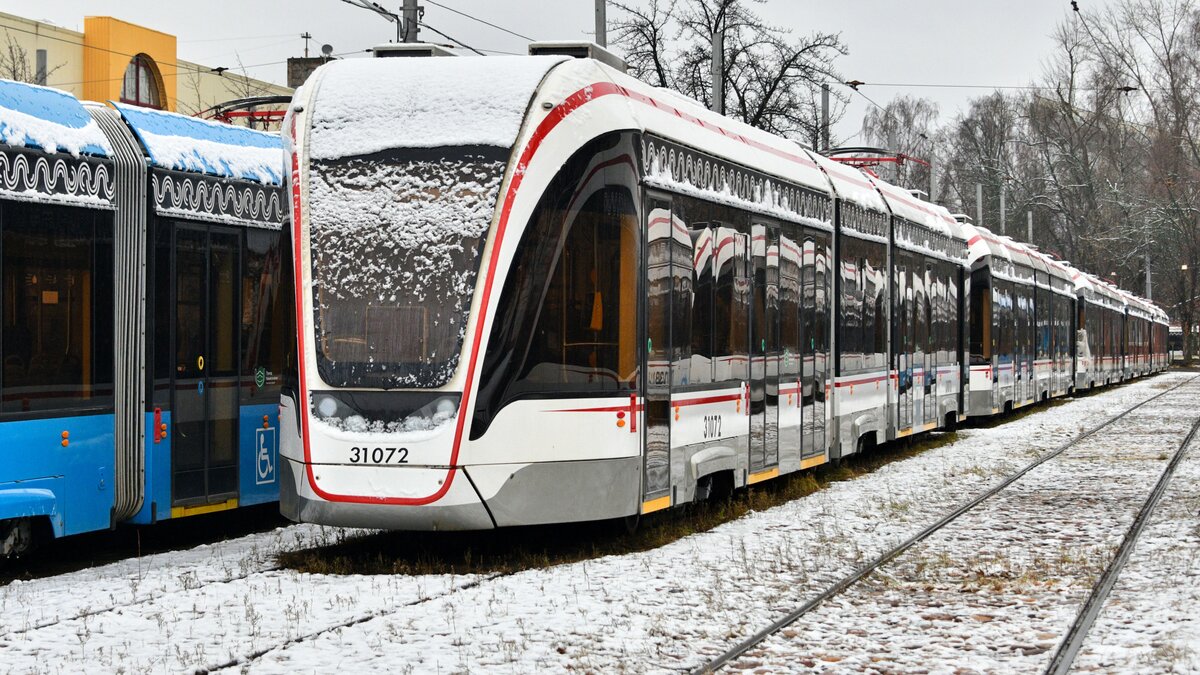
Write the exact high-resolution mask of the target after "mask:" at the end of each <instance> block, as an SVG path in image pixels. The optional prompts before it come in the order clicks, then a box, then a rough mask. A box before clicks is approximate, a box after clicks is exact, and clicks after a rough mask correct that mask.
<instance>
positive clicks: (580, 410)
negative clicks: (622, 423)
mask: <svg viewBox="0 0 1200 675" xmlns="http://www.w3.org/2000/svg"><path fill="white" fill-rule="evenodd" d="M546 412H552V413H585V412H629V406H627V405H617V406H609V407H607V408H564V409H562V410H547V411H546Z"/></svg>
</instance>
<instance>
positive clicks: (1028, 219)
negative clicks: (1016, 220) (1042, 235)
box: [1025, 211, 1033, 244]
mask: <svg viewBox="0 0 1200 675" xmlns="http://www.w3.org/2000/svg"><path fill="white" fill-rule="evenodd" d="M1025 232H1026V234H1025V241H1028V242H1029V243H1031V244H1032V243H1033V211H1026V212H1025Z"/></svg>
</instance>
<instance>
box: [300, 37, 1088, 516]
mask: <svg viewBox="0 0 1200 675" xmlns="http://www.w3.org/2000/svg"><path fill="white" fill-rule="evenodd" d="M285 136H289V137H290V147H289V152H290V162H291V181H290V193H291V197H292V223H293V224H292V227H291V230H290V234H289V236H290V237H291V240H292V245H293V249H294V250H293V252H294V259H295V268H294V272H293V273H294V277H295V281H296V289H295V290H296V304H297V308H298V315H297V317H298V353H297V369H296V373H295V374H294V378H293V380H294V381H293V382H291V383H290V385H289V386H288V387H287V388H286V389H285V395H284V397H283V401H282V405H281V408H282V416H281V419H282V422H281V424H282V426H283V431H282V440H281V451H280V452H281V472H282V475H283V477H284V478H283V480H282V489H281V507H282V510H283V512H284V513H285V514H286V515H287V516H288V517H290V518H292V519H294V520H298V521H308V522H319V523H326V524H334V525H346V526H365V527H384V528H394V529H480V528H491V527H502V526H512V525H524V524H534V523H548V522H570V521H580V520H596V519H605V518H620V517H629V516H636V515H638V514H643V513H649V512H652V511H656V510H660V509H664V508H668V507H671V506H674V505H677V504H682V503H686V502H689V501H693V500H697V499H701V498H704V497H706V496H707V495H709V494H711V493H712V492H714V491H724V490H728V489H732V488H736V487H741V486H744V485H748V484H752V483H756V482H759V481H763V480H767V479H770V478H774V477H776V476H778V475H780V474H784V473H788V472H792V471H797V470H800V469H802V468H806V467H811V466H815V465H818V464H821V463H824V462H827V461H830V460H832V459H836V458H839V457H843V456H845V455H849V454H851V453H854V452H857V451H859V450H861V449H862V448H864V447H866V446H869V445H871V444H874V443H879V442H884V441H887V440H890V439H894V438H898V437H902V436H907V435H910V434H914V433H919V432H924V431H929V430H932V429H936V428H939V427H942V426H947V425H953V424H954V423H956V422H958V421H959V420H961V419H963V418H964V417H965V416H966V415H967V414H968V413H969V412H971V413H972V414H974V412H973V411H972V410H971V409H970V408H969V406H968V404H967V401H966V400H965V397H966V395H967V394H968V392H969V393H970V394H971V399H970V400H971V402H972V404H973V403H974V401H975V393H976V383H975V368H974V367H972V370H971V383H970V388H969V389H968V387H967V386H965V385H966V384H967V383H966V381H965V372H966V358H965V357H966V354H967V353H968V351H967V347H968V344H967V343H968V341H969V340H970V341H971V342H972V346H971V349H970V354H971V355H972V363H974V360H975V359H976V358H979V359H987V357H989V356H990V360H986V365H988V366H989V367H990V368H991V372H992V373H994V372H995V371H997V370H998V369H1000V367H1001V366H1006V367H1007V369H1008V372H1009V375H1008V379H1005V380H1003V381H1002V382H1001V384H1002V385H1003V389H1002V390H998V389H997V380H995V379H994V378H995V376H994V375H991V374H989V381H988V382H987V383H986V386H982V385H981V387H980V389H981V390H986V393H989V394H990V395H989V396H988V397H987V398H986V400H984V399H982V398H981V399H980V400H981V401H982V402H983V403H985V404H986V406H987V409H986V413H983V412H981V413H980V414H992V413H993V412H995V411H998V410H1001V409H1003V408H1004V407H1006V405H1007V404H1008V402H1009V401H1012V402H1013V403H1018V402H1019V403H1026V402H1031V401H1033V400H1037V399H1038V398H1039V397H1040V396H1041V394H1043V393H1047V392H1048V393H1049V394H1050V395H1053V394H1054V393H1064V392H1065V391H1066V388H1065V386H1064V383H1063V382H1062V381H1059V380H1054V379H1053V378H1051V377H1050V376H1049V373H1050V370H1049V369H1045V368H1043V369H1042V370H1045V375H1044V376H1043V375H1042V370H1039V369H1038V367H1037V363H1035V361H1040V360H1043V357H1042V354H1043V352H1042V351H1038V350H1035V348H1034V345H1033V340H1032V338H1030V340H1029V344H1028V345H1023V346H1022V351H1020V354H1021V355H1022V358H1023V359H1024V360H1023V361H1021V362H1020V366H1019V367H1020V369H1021V370H1020V371H1019V375H1017V376H1015V377H1014V374H1013V368H1014V366H1015V364H1016V360H1015V356H1013V355H1014V354H1015V353H1016V352H1015V349H1013V348H1009V346H1008V343H997V344H996V345H994V346H992V347H991V348H990V351H989V352H985V351H984V350H983V348H982V347H980V350H979V353H978V354H977V353H976V348H975V346H974V342H975V341H976V340H975V338H976V337H977V336H976V332H975V328H974V327H973V326H971V327H970V328H968V326H970V324H969V323H968V322H967V316H968V313H970V314H972V316H973V315H974V314H975V313H976V312H977V311H978V312H980V313H981V314H982V313H986V316H987V317H989V319H990V317H992V316H993V315H994V314H998V313H999V311H1000V310H997V311H996V312H995V313H993V312H992V310H991V306H992V305H996V306H997V307H1001V306H1002V307H1003V308H1004V310H1003V311H1004V312H1007V314H1005V315H1004V316H1009V317H1013V319H1012V320H1013V321H1014V322H1015V321H1018V320H1020V319H1017V318H1016V316H1017V315H1015V314H1013V310H1012V308H1013V307H1022V308H1029V309H1030V313H1029V316H1028V317H1026V318H1025V319H1023V320H1024V321H1025V323H1024V324H1020V325H1022V326H1027V327H1030V330H1029V331H1028V332H1029V333H1030V335H1032V332H1033V331H1032V327H1033V326H1035V325H1036V317H1034V316H1033V313H1032V308H1033V306H1034V304H1035V301H1034V300H1033V298H1035V297H1037V293H1038V292H1039V291H1036V290H1033V289H1034V288H1035V287H1036V288H1037V289H1040V290H1042V291H1045V293H1046V294H1047V297H1049V294H1052V293H1058V295H1060V296H1062V297H1063V298H1064V300H1063V303H1064V306H1066V304H1065V303H1066V300H1065V298H1066V295H1064V292H1065V291H1067V290H1069V289H1068V286H1069V283H1068V282H1067V281H1065V277H1064V275H1063V274H1062V273H1060V272H1061V271H1062V270H1065V268H1063V267H1061V266H1057V267H1055V268H1054V269H1055V270H1056V271H1054V272H1052V271H1051V267H1052V266H1051V263H1050V262H1047V261H1046V260H1044V259H1043V258H1044V257H1039V256H1037V255H1036V254H1034V253H1031V252H1028V251H1026V250H1024V249H1023V248H1022V247H1020V246H1018V245H1016V244H1013V243H1012V242H1007V243H999V244H994V242H992V241H991V240H990V239H989V241H988V245H989V246H993V245H995V247H996V250H1001V249H1003V251H1002V252H1001V253H1000V254H999V255H997V254H995V253H991V254H990V261H995V260H998V259H1001V258H1002V259H1003V260H1004V261H1005V263H1004V264H1005V271H1003V272H1000V273H999V274H996V275H993V276H990V277H987V278H986V279H983V280H982V281H980V282H979V284H980V285H979V286H976V285H974V275H975V274H976V273H977V272H979V271H980V270H985V271H986V270H987V268H988V265H989V264H990V261H989V260H985V259H984V258H985V257H988V256H983V255H976V254H974V253H970V254H969V252H968V251H969V247H968V239H969V238H970V236H971V235H972V234H973V233H974V232H975V230H971V231H970V232H968V228H966V227H965V226H961V225H959V224H958V223H957V222H955V221H954V219H953V218H952V217H951V216H950V214H949V213H947V212H946V211H945V210H944V209H942V208H941V207H938V206H935V205H932V204H929V203H926V202H923V201H921V200H919V199H917V198H915V197H913V196H912V195H911V194H910V193H908V192H907V191H904V190H901V189H899V188H896V187H894V186H890V185H887V184H885V183H883V182H881V181H878V180H876V179H874V178H872V177H870V176H868V175H867V174H864V173H862V172H860V171H858V170H855V169H851V168H848V167H846V166H843V165H841V164H838V163H836V162H834V161H831V160H829V159H826V158H824V157H822V156H820V155H817V154H815V153H812V152H810V151H808V150H806V149H804V148H802V147H801V146H799V145H797V144H796V143H794V142H792V141H789V140H786V139H783V138H779V137H775V136H772V135H769V134H767V133H765V132H762V131H760V130H757V129H753V128H751V127H749V126H746V125H743V124H740V123H738V122H735V121H733V120H729V119H727V118H724V117H722V116H719V115H716V114H714V113H712V112H710V111H708V110H706V109H704V108H703V107H702V106H701V105H699V104H698V103H697V102H695V101H693V100H691V99H688V98H685V97H682V96H680V95H679V94H676V93H673V92H669V91H665V90H660V89H656V88H653V87H650V86H647V85H646V84H644V83H642V82H639V81H637V80H635V79H633V78H631V77H628V76H626V75H625V74H624V73H622V72H620V71H619V70H617V69H614V68H611V67H608V66H606V65H603V64H601V63H599V62H597V61H594V60H590V59H569V58H563V57H553V56H542V57H488V58H436V59H376V60H346V61H335V62H331V63H329V64H327V65H325V66H323V67H322V68H320V69H319V70H318V71H317V72H316V73H315V74H314V75H313V77H312V78H311V79H310V80H309V82H308V83H307V84H306V85H305V86H304V88H303V90H302V91H300V92H297V95H296V97H295V100H294V102H293V106H292V108H291V111H290V112H289V118H288V120H287V121H286V122H285ZM978 231H979V232H985V231H983V230H978ZM988 236H990V235H988ZM991 239H995V240H996V242H1000V241H1001V240H999V239H997V238H995V237H991ZM972 245H973V244H972ZM1009 249H1015V250H1019V252H1018V253H1014V252H1013V251H1010V250H1009ZM970 250H971V251H974V250H975V249H970ZM1014 256H1015V258H1016V262H1013V260H1014ZM1018 266H1021V267H1022V269H1021V271H1017V270H1016V268H1017V267H1018ZM1039 274H1040V275H1041V276H1040V277H1039V276H1038V275H1039ZM981 276H982V275H981ZM968 277H970V280H969V279H968ZM1018 279H1019V281H1020V283H1022V284H1023V285H1024V287H1027V289H1028V290H1021V291H1017V290H1015V289H1010V287H1012V286H1013V285H1014V283H1015V280H1018ZM1039 279H1040V282H1039ZM1054 280H1058V281H1059V282H1060V283H1058V284H1057V285H1055V283H1054ZM977 288H984V289H990V290H991V293H990V294H988V295H987V296H986V297H987V298H989V302H988V303H987V306H986V307H984V306H983V305H982V304H981V306H980V308H978V310H977V308H976V307H975V306H974V304H972V303H970V302H969V300H970V298H971V297H973V296H969V295H968V294H969V293H975V292H977ZM996 289H1000V290H996ZM1018 296H1019V297H1020V298H1021V299H1020V300H1014V299H1013V298H1015V297H1018ZM981 297H982V296H981ZM992 298H995V299H994V300H993V299H992ZM1051 306H1055V307H1056V306H1057V305H1047V309H1049V308H1050V307H1051ZM1065 312H1066V313H1065V314H1063V316H1066V317H1068V319H1069V318H1070V316H1072V315H1073V307H1072V308H1071V309H1069V310H1065ZM1055 316H1059V314H1057V313H1056V314H1055ZM991 326H992V324H991V323H990V321H989V323H988V325H987V327H986V328H984V329H982V331H981V332H980V335H986V336H988V338H989V339H994V338H992V335H993V334H994V333H995V332H996V330H998V329H993V328H992V327H991ZM1015 326H1016V324H1015V323H1014V327H1013V328H1012V329H1010V328H1004V329H1000V332H1001V333H1003V332H1004V331H1008V333H1005V334H1006V335H1009V336H1010V337H1009V338H1007V339H1009V340H1011V339H1012V337H1011V336H1012V335H1013V334H1014V332H1015ZM1053 335H1055V336H1057V337H1053V338H1050V340H1051V341H1050V343H1049V345H1050V346H1048V347H1047V349H1048V350H1050V351H1049V352H1047V353H1050V352H1053V353H1055V354H1057V353H1058V352H1057V351H1054V350H1055V349H1058V348H1060V347H1061V345H1062V344H1066V343H1069V342H1070V340H1069V339H1067V338H1066V337H1065V336H1062V335H1059V333H1058V332H1054V333H1053ZM1055 340H1058V341H1057V342H1055ZM984 342H987V341H986V340H984ZM987 344H989V345H991V344H992V343H991V342H987ZM1001 354H1002V355H1003V356H998V355H1001ZM1035 354H1036V355H1037V358H1036V359H1035V356H1034V355H1035ZM1046 358H1050V357H1046ZM1055 363H1056V364H1058V365H1057V366H1056V368H1059V369H1061V367H1062V365H1061V359H1059V360H1058V361H1055ZM982 365H984V364H983V363H981V364H980V366H982ZM1055 372H1058V371H1057V370H1055ZM1051 381H1054V382H1055V383H1056V384H1054V385H1051V384H1049V383H1050V382H1051ZM1018 382H1021V383H1027V384H1026V386H1025V389H1024V390H1022V392H1023V393H1017V389H1018V388H1017V383H1018ZM1039 390H1040V391H1039ZM997 391H1002V392H1003V393H1002V395H999V394H997ZM1002 399H1003V400H1002Z"/></svg>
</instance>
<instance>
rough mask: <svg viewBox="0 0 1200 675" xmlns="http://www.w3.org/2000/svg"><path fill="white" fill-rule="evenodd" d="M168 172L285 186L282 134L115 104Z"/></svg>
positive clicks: (148, 149) (152, 159)
mask: <svg viewBox="0 0 1200 675" xmlns="http://www.w3.org/2000/svg"><path fill="white" fill-rule="evenodd" d="M112 105H113V107H115V108H116V109H117V111H118V112H120V113H121V117H123V118H125V122H126V123H127V124H128V125H129V127H130V128H131V129H133V133H135V134H137V137H138V139H139V140H140V141H141V142H142V145H143V146H145V148H146V152H147V153H148V154H149V155H150V162H151V163H152V164H153V165H154V166H157V167H159V168H162V169H171V170H174V171H192V172H196V173H207V174H212V175H216V176H224V177H226V178H242V179H245V180H252V181H257V182H259V183H263V184H264V185H282V184H283V143H282V141H281V140H280V138H279V135H278V134H269V133H266V132H265V131H255V130H253V129H247V128H245V127H235V126H232V125H229V124H224V123H222V122H210V121H208V120H202V119H199V118H196V117H189V116H187V115H180V114H178V113H172V112H165V111H162V110H153V109H151V108H142V107H139V106H132V105H125V104H123V103H115V102H114V103H112Z"/></svg>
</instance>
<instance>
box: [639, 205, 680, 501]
mask: <svg viewBox="0 0 1200 675" xmlns="http://www.w3.org/2000/svg"><path fill="white" fill-rule="evenodd" d="M673 229H674V227H673V222H672V216H671V203H670V202H669V201H666V200H664V199H654V198H651V199H650V200H649V203H648V204H647V208H646V265H645V270H646V351H645V354H646V378H645V382H646V391H645V414H644V416H643V419H644V421H645V423H644V424H643V429H644V433H645V437H644V440H643V445H642V447H643V448H644V453H645V457H644V462H643V463H644V467H645V488H644V493H645V497H646V498H656V497H660V496H663V495H666V494H669V491H670V489H671V357H672V354H671V351H672V350H671V294H672V285H673V280H674V278H673V275H672V272H671V241H672V231H673Z"/></svg>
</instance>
